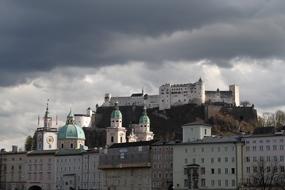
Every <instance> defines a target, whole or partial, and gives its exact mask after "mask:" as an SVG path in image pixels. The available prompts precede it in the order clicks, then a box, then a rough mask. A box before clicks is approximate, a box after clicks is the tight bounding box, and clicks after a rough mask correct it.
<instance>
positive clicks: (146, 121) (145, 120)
mask: <svg viewBox="0 0 285 190" xmlns="http://www.w3.org/2000/svg"><path fill="white" fill-rule="evenodd" d="M139 124H150V119H149V117H148V116H147V113H146V107H144V111H143V114H142V115H141V117H140V120H139Z"/></svg>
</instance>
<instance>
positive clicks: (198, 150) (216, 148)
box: [184, 129, 235, 153]
mask: <svg viewBox="0 0 285 190" xmlns="http://www.w3.org/2000/svg"><path fill="white" fill-rule="evenodd" d="M206 130H207V129H205V134H206V133H207V131H206ZM230 150H231V151H235V147H234V146H232V147H228V146H225V147H223V148H221V147H211V152H215V151H217V152H221V151H223V152H228V151H230ZM184 151H185V153H188V151H189V149H188V148H185V150H184ZM190 151H191V152H207V151H206V149H205V148H204V147H201V148H197V147H193V148H191V150H190Z"/></svg>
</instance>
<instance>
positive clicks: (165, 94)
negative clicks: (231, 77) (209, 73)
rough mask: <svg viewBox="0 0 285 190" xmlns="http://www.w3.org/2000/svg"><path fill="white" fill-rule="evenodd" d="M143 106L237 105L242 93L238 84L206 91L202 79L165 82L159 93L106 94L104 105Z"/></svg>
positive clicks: (166, 107)
mask: <svg viewBox="0 0 285 190" xmlns="http://www.w3.org/2000/svg"><path fill="white" fill-rule="evenodd" d="M115 102H118V103H119V106H132V105H136V106H143V105H146V106H147V108H156V107H158V108H159V109H160V110H164V109H170V108H171V107H172V106H177V105H185V104H189V103H194V104H203V103H205V102H207V103H227V104H233V105H235V106H239V105H240V93H239V87H238V86H237V85H230V86H229V90H228V91H220V90H217V91H206V89H205V84H204V82H203V81H202V79H199V80H198V81H197V82H195V83H187V84H164V85H161V86H160V87H159V94H158V95H147V94H144V92H143V91H142V93H137V94H132V95H131V96H130V97H112V96H111V94H109V93H107V94H105V98H104V103H103V104H102V106H103V107H104V106H114V105H115Z"/></svg>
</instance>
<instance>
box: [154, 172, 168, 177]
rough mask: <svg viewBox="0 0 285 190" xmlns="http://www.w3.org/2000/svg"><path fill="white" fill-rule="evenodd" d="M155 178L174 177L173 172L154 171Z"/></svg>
mask: <svg viewBox="0 0 285 190" xmlns="http://www.w3.org/2000/svg"><path fill="white" fill-rule="evenodd" d="M153 178H159V179H161V178H172V173H171V172H163V173H161V172H153Z"/></svg>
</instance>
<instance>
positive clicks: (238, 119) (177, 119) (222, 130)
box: [84, 104, 257, 147]
mask: <svg viewBox="0 0 285 190" xmlns="http://www.w3.org/2000/svg"><path fill="white" fill-rule="evenodd" d="M142 109H143V108H142V107H141V106H121V107H120V110H121V112H122V115H123V126H124V127H126V128H127V129H128V132H129V125H130V124H131V123H138V120H139V117H140V115H141V113H142ZM112 110H113V107H98V109H97V111H96V119H95V123H94V124H93V127H92V128H85V129H84V130H85V132H86V138H87V140H86V144H87V146H89V147H95V146H104V145H105V130H104V129H105V128H106V127H108V126H109V125H110V115H111V112H112ZM147 112H148V116H149V118H150V120H151V130H152V131H153V132H154V134H155V139H159V140H165V141H168V140H181V139H182V128H181V126H182V125H183V124H185V123H191V122H195V121H197V120H204V121H205V122H206V123H209V124H211V125H212V126H213V134H225V135H226V134H232V133H239V131H240V130H243V131H252V130H253V129H254V127H255V125H256V120H257V114H256V110H255V109H254V108H253V107H231V106H227V105H196V104H187V105H182V106H176V107H172V108H171V109H169V110H163V111H159V110H158V108H153V109H148V110H147Z"/></svg>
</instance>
